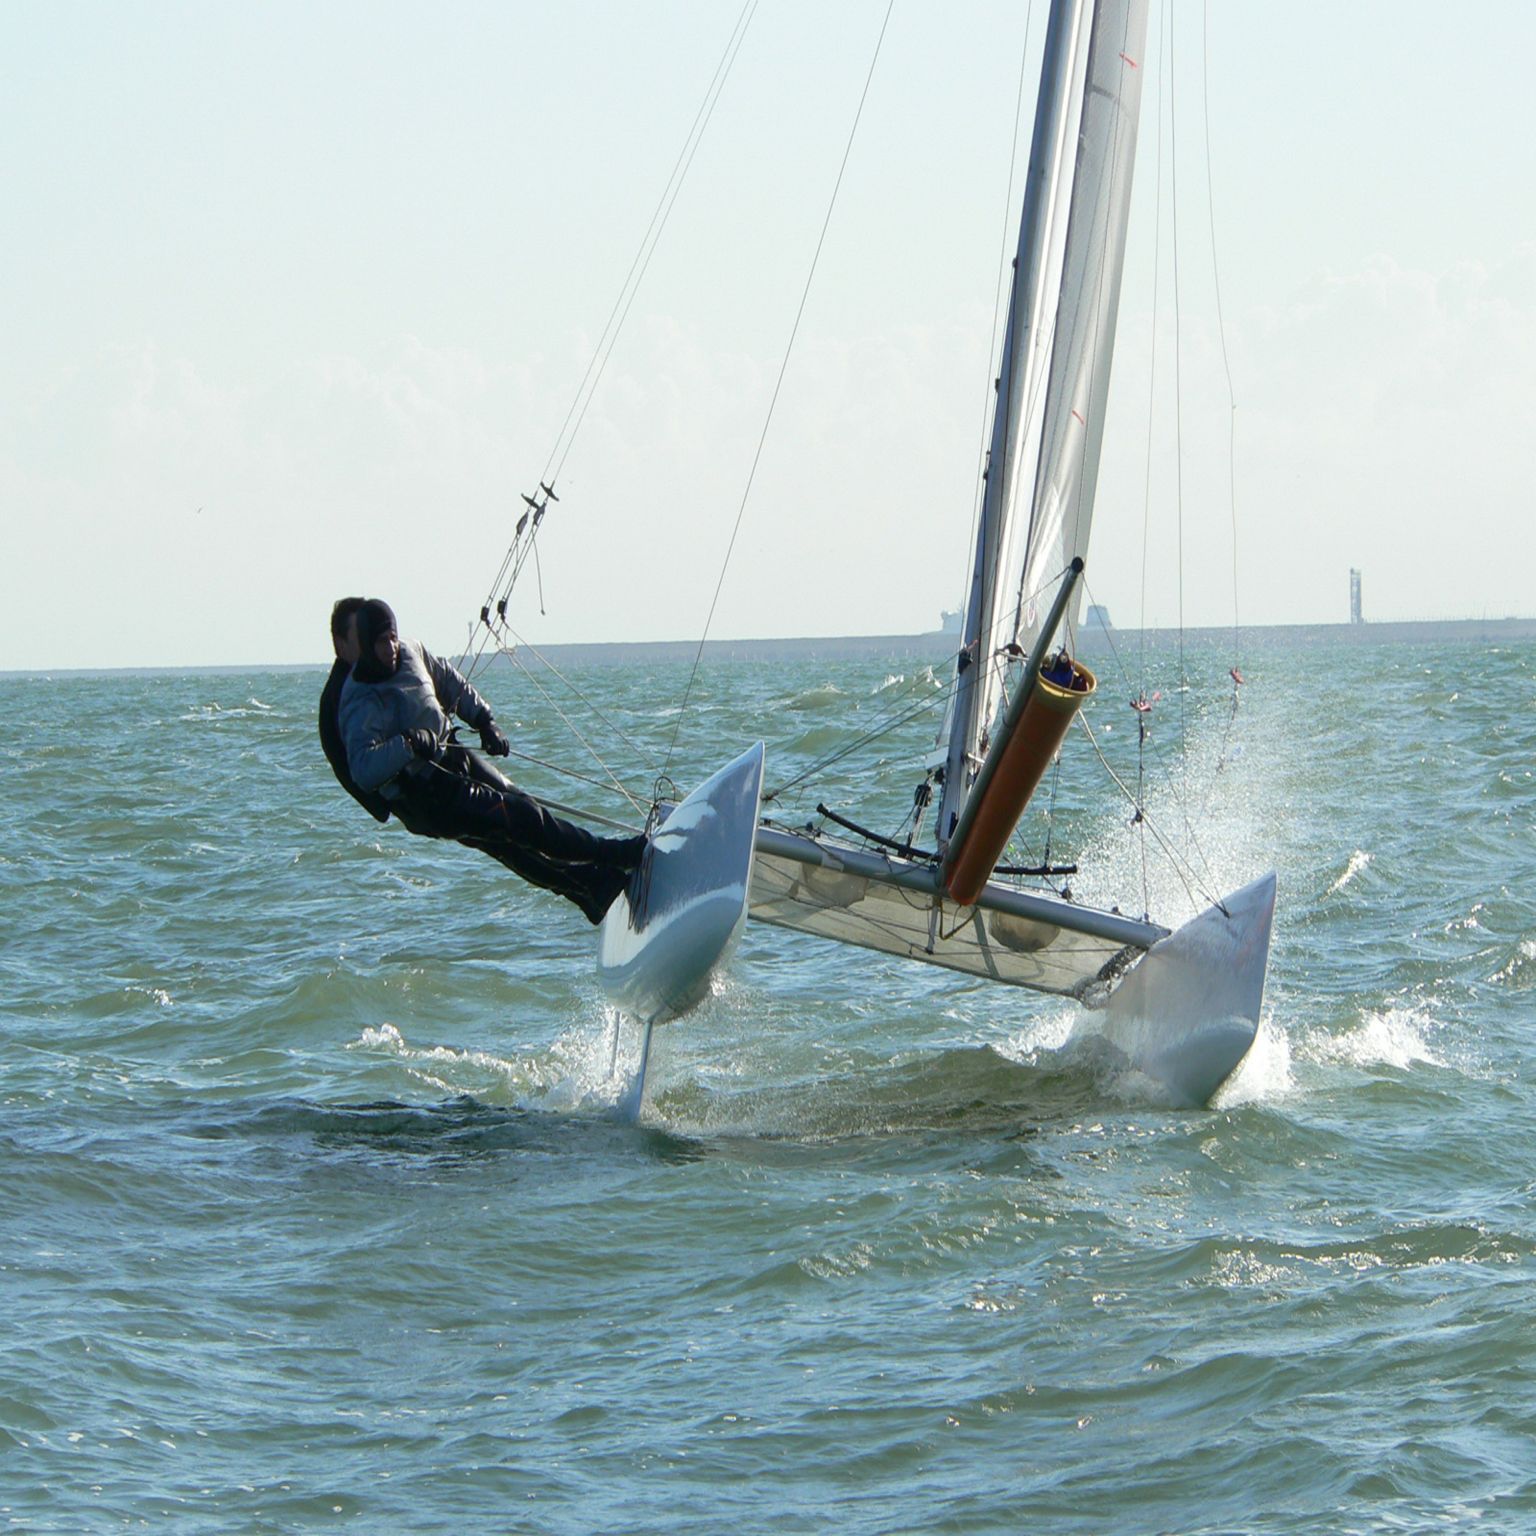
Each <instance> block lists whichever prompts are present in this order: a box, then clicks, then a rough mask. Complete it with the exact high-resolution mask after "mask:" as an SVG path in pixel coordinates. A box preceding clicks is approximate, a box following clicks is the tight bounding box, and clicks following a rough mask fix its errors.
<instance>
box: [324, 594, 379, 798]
mask: <svg viewBox="0 0 1536 1536" xmlns="http://www.w3.org/2000/svg"><path fill="white" fill-rule="evenodd" d="M367 601H368V599H367V598H365V597H339V598H337V599H336V602H335V604H334V605H333V606H332V608H331V649H332V650H333V651H335V653H336V660H335V661H334V662H332V664H331V675H330V676H329V677H328V678H326V680H325V688H324V690H323V692H322V693H321V695H320V749H321V751H323V752H324V753H325V760H326V762H328V763H329V764H330V765H331V772H332V773H334V774H335V775H336V782H337V783H338V784H340V785H341V787H342V788H343V789H344V790H346V792H347V793H348V794H349V795H351V796H352V798H353V799H354V800H356V801H357V803H358V804H359V805H360V806H362V808H363V809H364V810H365V811H367V812H368V814H369V815H370V816H372V817H373V819H374V820H375V821H388V820H389V801H387V800H386V799H385V798H384V797H383V795H381V794H379V793H378V791H377V790H367V789H359V788H358V787H357V780H356V779H354V778H353V777H352V770H351V769H350V768H348V767H347V747H346V743H345V742H344V741H343V740H342V739H341V690H342V689H343V688H344V687H345V686H346V682H347V677H348V675H349V674H350V673H351V671H352V668H353V667H354V666H355V665H356V664H357V611H358V609H359V608H361V607H362V606H363V604H364V603H365V602H367Z"/></svg>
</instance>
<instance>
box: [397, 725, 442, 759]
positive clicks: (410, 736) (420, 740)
mask: <svg viewBox="0 0 1536 1536" xmlns="http://www.w3.org/2000/svg"><path fill="white" fill-rule="evenodd" d="M405 744H406V746H408V747H409V748H410V749H411V756H412V757H421V758H425V759H427V761H429V762H431V761H433V760H434V759H435V758H436V757H437V737H436V736H434V735H433V734H432V732H431V731H429V730H428V729H427V728H426V726H424V725H418V726H415V727H413V728H412V729H411V730H409V731H407V732H406V733H405Z"/></svg>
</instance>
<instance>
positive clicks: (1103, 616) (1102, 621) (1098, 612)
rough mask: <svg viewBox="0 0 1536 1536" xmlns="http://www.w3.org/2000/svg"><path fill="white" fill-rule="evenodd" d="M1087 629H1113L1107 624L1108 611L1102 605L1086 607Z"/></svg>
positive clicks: (1094, 604)
mask: <svg viewBox="0 0 1536 1536" xmlns="http://www.w3.org/2000/svg"><path fill="white" fill-rule="evenodd" d="M1088 628H1089V629H1113V628H1114V625H1112V624H1111V623H1110V622H1109V609H1108V608H1106V607H1105V606H1104V604H1103V603H1090V604H1089V605H1088Z"/></svg>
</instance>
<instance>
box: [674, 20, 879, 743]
mask: <svg viewBox="0 0 1536 1536" xmlns="http://www.w3.org/2000/svg"><path fill="white" fill-rule="evenodd" d="M895 3H896V0H887V4H886V8H885V19H884V20H883V21H882V22H881V23H880V35H879V37H878V38H876V40H875V51H874V55H873V57H872V58H871V59H870V61H869V73H868V74H867V75H866V76H865V78H864V90H863V93H862V94H861V95H860V97H859V105H858V110H857V111H856V112H855V113H854V115H853V126H852V128H850V129H849V131H848V143H847V145H846V146H845V147H844V149H843V160H842V164H841V165H840V166H839V167H838V170H837V181H836V182H835V183H834V185H833V187H832V197H831V200H830V201H829V202H828V204H827V213H826V217H825V218H824V219H823V220H822V224H821V235H820V237H819V238H818V239H817V241H816V251H815V254H814V255H813V256H812V257H811V270H810V271H809V272H808V273H807V274H806V278H805V287H804V289H803V290H802V291H801V294H800V307H799V308H798V309H797V310H796V311H795V322H794V325H793V326H791V327H790V332H789V343H788V345H787V346H786V347H785V348H784V360H783V361H782V362H781V363H780V364H779V376H778V379H777V381H776V382H775V383H774V386H773V396H772V398H771V399H770V400H769V402H768V415H767V417H766V419H765V420H764V422H763V430H762V435H761V436H760V437H759V438H758V441H757V451H756V453H754V454H753V456H752V468H751V470H750V471H749V472H748V474H747V484H746V489H745V490H743V491H742V493H741V505H740V506H739V507H738V508H737V509H736V521H735V523H734V524H733V525H732V528H731V538H730V542H729V543H728V544H727V545H726V548H725V559H724V561H723V562H722V563H721V566H720V577H719V580H718V581H716V583H715V592H714V596H713V597H712V598H711V599H710V603H709V613H708V614H707V615H706V616H705V619H704V633H703V634H702V635H700V636H699V648H698V650H697V651H696V652H695V653H694V658H693V667H692V669H691V670H690V671H689V673H688V684H687V686H686V687H685V688H684V689H683V700H682V703H681V704H680V705H679V706H678V710H677V719H676V721H675V722H674V723H673V726H672V740H671V741H670V742H669V743H668V746H667V757H666V761H665V763H664V764H663V765H662V772H663V773H665V772H667V771H668V770H669V769H670V768H671V766H672V756H673V753H674V752H675V751H676V750H677V736H678V732H679V731H680V730H681V729H682V725H683V717H684V715H685V714H686V713H687V710H688V700H689V698H690V697H691V696H692V694H693V684H694V679H695V678H696V677H697V676H698V672H699V663H700V662H701V661H702V660H703V657H704V642H705V641H706V640H707V639H708V638H709V629H710V625H711V624H713V623H714V619H715V608H716V607H717V605H718V604H719V602H720V592H721V589H722V588H723V587H724V586H725V573H726V571H727V570H728V569H729V568H730V564H731V554H732V552H733V551H734V550H735V548H736V536H737V535H738V534H739V533H740V532H741V520H742V517H743V516H744V514H745V513H746V510H747V500H748V498H749V497H750V496H751V494H752V482H753V480H754V479H756V477H757V466H758V464H759V463H760V462H761V460H762V457H763V445H764V444H765V443H766V442H767V441H768V429H769V428H770V427H771V426H772V424H773V413H774V408H775V406H777V405H778V402H779V391H780V390H781V389H782V388H783V387H784V375H785V373H786V372H787V371H788V369H789V359H790V355H791V354H792V353H793V352H794V349H795V338H796V337H797V336H798V335H799V333H800V321H801V318H802V317H803V316H804V314H805V305H806V301H807V300H808V299H809V298H810V294H811V284H812V282H813V281H814V280H815V277H816V266H817V263H818V262H819V261H820V260H821V250H822V246H823V245H825V244H826V239H827V230H828V228H829V227H830V226H831V223H832V211H833V209H835V208H836V207H837V195H838V192H839V191H840V190H841V189H842V185H843V173H844V172H845V171H846V170H847V169H848V157H849V156H850V155H851V154H852V153H853V141H854V138H855V136H856V135H857V134H858V131H859V120H860V119H861V118H862V117H863V115H864V103H865V102H866V101H867V100H868V99H869V86H870V82H871V81H872V80H873V79H874V77H875V65H876V64H877V63H878V62H879V59H880V45H881V44H882V43H883V42H884V41H885V31H886V28H887V27H888V26H889V25H890V21H891V11H892V9H893V8H894V6H895Z"/></svg>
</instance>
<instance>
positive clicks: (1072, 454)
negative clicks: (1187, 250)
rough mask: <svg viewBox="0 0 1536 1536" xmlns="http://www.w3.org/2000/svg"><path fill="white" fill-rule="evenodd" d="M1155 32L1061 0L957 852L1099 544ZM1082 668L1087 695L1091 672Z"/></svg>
mask: <svg viewBox="0 0 1536 1536" xmlns="http://www.w3.org/2000/svg"><path fill="white" fill-rule="evenodd" d="M1145 37H1146V0H1053V3H1052V7H1051V15H1050V23H1049V26H1048V29H1047V34H1046V43H1045V56H1044V59H1043V62H1042V65H1041V83H1040V96H1039V99H1038V101H1037V103H1036V114H1035V126H1034V138H1033V141H1032V144H1031V149H1030V166H1029V174H1028V180H1027V183H1026V187H1025V197H1024V209H1023V213H1022V216H1021V220H1020V229H1019V255H1018V258H1017V260H1016V263H1015V272H1014V284H1013V291H1012V294H1011V297H1010V303H1009V317H1008V329H1007V334H1006V337H1005V340H1004V348H1003V368H1002V373H1001V377H1000V380H999V394H998V400H997V404H996V407H995V410H994V414H993V430H992V449H991V455H990V458H989V462H988V468H987V485H986V494H985V496H984V498H983V504H982V516H981V519H980V525H979V528H978V532H977V542H976V553H975V563H974V566H973V569H972V577H971V590H970V594H969V600H968V603H967V609H966V625H965V631H964V634H963V637H962V639H963V649H962V652H961V655H960V658H959V663H958V680H957V688H956V708H955V710H954V714H953V718H952V720H951V732H950V738H949V742H948V749H947V755H946V763H945V782H944V794H943V799H942V801H941V803H940V811H939V822H938V829H937V830H938V840H939V845H940V847H941V848H945V849H946V853H947V864H949V865H950V866H952V865H953V862H954V861H955V859H956V858H957V857H958V856H959V855H960V854H961V853H962V852H963V850H961V849H960V848H959V846H958V845H956V846H948V845H949V843H950V839H952V838H953V837H954V835H955V832H956V830H957V822H961V821H963V822H964V824H965V825H966V826H967V827H969V826H970V825H971V824H972V823H974V822H975V821H976V820H977V817H976V815H975V814H974V812H975V810H976V809H977V808H976V807H969V808H968V807H967V806H966V801H967V800H968V799H969V798H970V797H971V796H973V795H977V794H978V793H979V792H981V791H983V790H985V792H986V793H987V794H988V795H989V796H996V795H997V794H998V793H999V788H998V785H995V784H994V782H993V781H994V778H997V779H998V781H999V783H1000V784H1001V783H1006V782H1008V780H1009V778H1010V775H1001V776H997V775H994V773H993V769H994V768H995V767H996V764H997V760H998V758H999V757H1000V756H1001V755H1002V754H1003V753H1004V752H1005V751H1008V750H1009V749H1010V745H1012V749H1013V752H1014V754H1015V757H1017V756H1018V750H1019V749H1018V744H1017V743H1013V742H1012V738H1013V737H1014V736H1015V734H1016V732H1017V731H1018V730H1024V731H1026V732H1027V731H1028V730H1030V728H1031V727H1030V726H1029V725H1028V724H1024V723H1021V717H1022V715H1023V713H1024V712H1023V711H1022V710H1021V709H1020V708H1016V707H1015V708H1010V709H1009V710H1008V712H1007V715H1006V718H1005V719H1002V720H999V719H998V716H999V713H1000V710H1001V706H1002V704H1003V702H1004V695H1005V690H1006V687H1007V684H1008V678H1009V669H1008V665H1007V664H1008V661H1009V658H1010V657H1011V658H1017V657H1019V656H1021V655H1024V654H1028V655H1029V657H1030V664H1029V666H1028V667H1027V668H1026V671H1025V675H1024V676H1023V677H1022V678H1021V679H1020V680H1019V685H1018V690H1017V696H1016V698H1015V700H1014V703H1015V705H1018V704H1021V703H1022V702H1023V696H1024V695H1027V694H1029V693H1030V692H1032V691H1033V690H1034V686H1035V683H1036V678H1035V676H1034V673H1035V672H1036V671H1037V670H1038V666H1039V659H1040V657H1041V656H1042V655H1043V654H1044V651H1045V649H1046V647H1047V646H1048V645H1049V643H1050V641H1051V639H1052V635H1053V633H1054V630H1055V628H1056V626H1057V624H1058V623H1059V622H1060V620H1061V617H1062V615H1063V614H1064V612H1065V611H1066V610H1067V606H1068V605H1067V604H1066V602H1065V600H1064V598H1065V594H1064V593H1063V592H1062V591H1061V590H1060V589H1059V588H1058V583H1059V582H1060V581H1061V580H1062V579H1063V578H1067V579H1069V580H1070V576H1069V574H1068V573H1069V572H1070V571H1071V570H1072V569H1073V568H1074V567H1075V568H1076V569H1080V568H1081V561H1082V559H1083V556H1084V554H1085V552H1086V549H1087V545H1088V534H1089V527H1090V524H1091V521H1092V514H1093V502H1094V491H1095V487H1096V484H1097V479H1098V465H1099V452H1100V448H1101V446H1102V441H1103V431H1104V411H1105V404H1106V401H1107V397H1108V392H1109V371H1110V361H1111V355H1112V352H1113V347H1114V332H1115V318H1116V314H1117V311H1118V308H1119V298H1120V274H1121V270H1122V267H1123V265H1124V255H1125V230H1126V222H1127V219H1128V216H1129V207H1130V189H1131V173H1132V168H1133V165H1134V160H1135V147H1136V124H1137V118H1138V115H1139V111H1140V101H1141V67H1140V66H1141V54H1142V46H1143V43H1144V41H1145ZM1053 594H1054V595H1055V596H1056V598H1057V601H1056V602H1055V603H1052V604H1050V606H1051V611H1052V617H1051V619H1050V620H1048V622H1047V623H1046V624H1045V625H1042V624H1041V622H1040V620H1041V613H1040V609H1041V608H1043V607H1045V606H1046V605H1047V602H1048V600H1049V599H1050V598H1051V597H1052V595H1053ZM1079 671H1081V672H1082V675H1083V680H1082V682H1081V683H1080V684H1075V685H1074V687H1075V688H1077V690H1078V691H1080V692H1083V693H1084V696H1086V692H1091V688H1092V679H1091V674H1088V673H1086V670H1085V669H1081V668H1080V669H1079ZM1062 729H1063V730H1065V724H1064V723H1063V725H1062ZM1051 751H1054V747H1052V748H1051ZM984 759H985V760H986V762H985V763H984V762H983V760H984ZM1011 777H1012V778H1013V782H1014V784H1015V787H1016V788H1017V787H1018V785H1019V780H1018V778H1017V775H1013V776H1011ZM1029 788H1032V785H1031V786H1029ZM1028 792H1029V789H1028V788H1024V789H1023V790H1022V798H1020V799H1018V802H1017V805H1016V806H1015V807H1013V808H1012V809H1011V811H1010V810H1009V809H1007V808H1001V807H999V806H998V805H993V806H991V807H990V810H989V813H988V815H987V817H986V818H985V820H986V822H987V823H988V824H989V826H991V828H992V829H993V832H992V835H994V836H1000V837H1001V838H1002V840H1003V841H1004V842H1006V839H1007V836H1008V835H1009V834H1011V832H1012V828H1013V825H1014V823H1015V822H1016V821H1017V818H1018V814H1019V812H1020V811H1022V809H1023V804H1024V801H1025V800H1026V799H1027V798H1028ZM1003 793H1005V794H1006V793H1010V791H1006V790H1005V791H1003ZM963 812H967V814H965V815H962V813H963ZM1004 822H1006V825H1005V826H1004V825H1002V824H1003V823H1004ZM999 827H1001V831H998V828H999ZM967 857H968V858H969V860H970V862H971V863H972V864H974V863H975V861H976V851H975V850H971V851H970V853H969V854H968V855H967ZM987 868H988V869H990V863H988V865H987Z"/></svg>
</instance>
